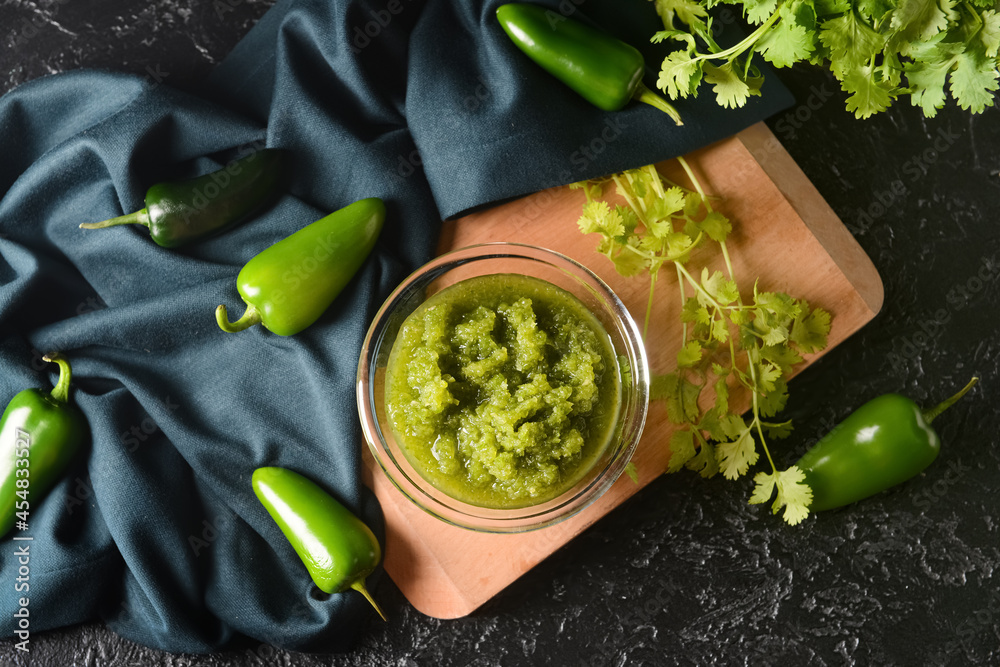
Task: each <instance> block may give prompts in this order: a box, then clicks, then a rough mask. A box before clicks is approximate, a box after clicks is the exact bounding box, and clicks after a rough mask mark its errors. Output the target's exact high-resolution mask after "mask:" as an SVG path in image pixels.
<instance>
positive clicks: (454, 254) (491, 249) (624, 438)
mask: <svg viewBox="0 0 1000 667" xmlns="http://www.w3.org/2000/svg"><path fill="white" fill-rule="evenodd" d="M503 258H514V259H525V260H530V261H536V262H541V263H544V264H547V265H548V266H549V267H551V268H554V269H557V270H559V271H562V272H563V273H565V274H567V275H568V276H569V277H570V278H572V279H574V280H575V281H577V282H578V283H580V284H581V285H582V286H583V287H585V288H587V289H588V290H590V291H591V292H593V293H594V295H595V296H596V297H597V299H598V301H599V302H600V304H601V306H602V308H604V309H605V310H607V311H608V312H607V313H606V315H610V316H611V318H613V320H614V323H615V325H616V328H617V333H618V334H619V336H618V337H619V338H620V340H621V343H622V345H623V346H624V348H625V349H624V350H622V349H619V345H618V344H617V343H616V344H614V349H615V353H616V354H617V355H618V356H619V358H620V357H621V356H623V355H624V356H625V357H626V358H627V359H628V362H629V365H630V373H631V379H632V382H631V385H628V386H625V385H626V383H623V388H622V389H623V400H622V407H621V413H620V414H621V415H622V416H621V417H620V418H619V419H620V422H621V423H622V426H621V427H620V428H621V429H622V432H621V434H620V435H619V436H617V437H619V438H620V440H621V442H619V443H618V446H617V448H616V450H615V451H613V452H612V455H611V456H610V458H609V460H608V461H607V463H603V459H602V460H601V461H598V462H597V464H595V467H594V468H593V469H591V471H589V472H588V474H587V475H586V476H585V477H584V478H583V479H581V480H580V482H578V483H577V484H576V485H574V486H573V487H571V488H569V489H567V490H566V491H565V492H563V493H562V494H561V495H559V496H556V497H555V498H552V499H550V500H548V501H546V502H543V503H540V504H537V505H528V506H525V507H521V508H516V509H490V508H484V507H480V506H478V505H472V504H470V503H465V502H463V501H460V500H457V499H455V498H453V497H451V496H448V495H447V494H445V493H444V492H442V491H440V490H439V489H437V488H436V487H434V486H433V485H431V484H430V483H429V482H428V481H426V480H425V479H424V478H423V477H422V476H421V475H419V472H418V471H417V473H418V474H417V475H415V477H416V479H417V480H418V481H414V479H412V478H411V475H408V474H407V472H406V471H405V470H403V469H402V468H401V467H400V463H399V461H397V460H396V457H395V456H394V455H393V454H392V451H391V450H390V446H389V443H388V442H387V441H386V434H385V433H384V432H383V430H382V427H381V424H380V422H379V418H378V410H377V407H376V405H375V402H376V398H377V397H376V396H375V385H376V383H375V373H376V370H377V369H378V368H379V366H378V364H377V360H378V355H379V352H380V351H381V349H382V345H383V343H384V342H385V338H386V335H387V333H388V330H389V329H390V325H391V324H392V321H393V315H395V314H396V310H397V309H398V308H399V307H400V305H403V306H407V305H409V304H410V303H411V300H410V299H409V298H408V297H412V296H413V295H414V294H416V293H417V292H418V291H420V290H418V289H417V286H418V285H420V286H422V285H424V284H430V283H431V282H433V281H434V280H436V279H437V278H438V277H440V276H441V275H444V274H445V273H447V272H448V271H451V270H453V269H455V268H458V267H461V266H464V265H466V264H469V263H472V262H476V261H482V260H489V259H503ZM560 264H561V265H560ZM540 279H541V280H545V282H549V283H550V284H553V283H551V281H548V280H546V279H545V278H540ZM578 298H579V297H578ZM423 300H424V299H423V298H421V299H419V300H417V301H416V304H415V305H413V308H416V307H418V306H419V304H420V303H422V302H423ZM587 308H588V309H590V310H592V311H593V307H592V306H589V305H588V306H587ZM409 312H412V309H411V310H410V311H409ZM409 312H407V313H406V315H404V316H403V317H402V318H397V319H396V320H395V321H396V322H397V323H398V322H401V321H402V320H404V319H405V317H406V316H408V315H409ZM595 316H596V317H598V319H599V320H600V321H601V322H602V325H603V326H604V327H605V328H606V329H607V328H608V327H607V323H606V322H605V319H606V318H602V317H599V315H598V313H595ZM609 335H611V332H610V331H609ZM611 337H612V339H613V343H614V342H615V336H613V335H611ZM649 381H650V380H649V363H648V358H647V355H646V349H645V345H644V344H643V340H642V335H641V332H640V330H639V326H638V324H637V323H636V322H635V320H634V318H633V317H632V315H631V313H630V312H629V311H628V309H627V308H626V307H625V305H624V303H623V302H622V301H621V299H620V298H619V297H618V295H617V294H616V293H615V292H614V290H613V289H611V287H610V286H609V285H608V284H607V283H606V282H605V281H604V280H603V279H602V278H601V277H600V276H598V275H597V274H596V273H594V271H592V270H591V269H589V268H588V267H587V266H585V265H584V264H582V263H580V262H578V261H577V260H575V259H573V258H571V257H568V256H567V255H565V254H563V253H561V252H558V251H556V250H552V249H550V248H545V247H542V246H538V245H533V244H528V243H520V242H510V241H494V242H488V243H477V244H473V245H468V246H464V247H461V248H457V249H455V250H451V251H449V252H446V253H444V254H441V255H439V256H437V257H435V258H433V259H431V260H430V261H428V262H426V263H425V264H423V265H421V266H420V267H419V268H417V269H416V270H415V271H413V272H411V273H410V274H409V275H408V276H407V277H406V278H404V279H403V280H402V281H401V282H400V283H399V284H398V285H397V286H396V287H395V288H394V289H393V290H392V292H391V293H390V294H389V296H388V297H387V298H386V299H385V300H384V301H383V303H382V305H381V306H380V307H379V309H378V310H377V312H376V314H375V316H374V317H373V318H372V320H371V323H370V325H369V327H368V331H367V332H366V334H365V338H364V342H363V344H362V348H361V354H360V358H359V362H358V371H357V383H356V396H357V404H358V415H359V417H360V420H361V430H362V432H363V435H364V438H365V441H366V443H367V445H368V449H369V451H370V453H371V455H372V458H373V459H374V461H375V463H376V464H377V465H378V467H379V468H380V469H381V470H382V471H383V473H384V474H385V476H386V477H387V478H388V480H389V481H390V482H391V483H392V485H393V486H394V487H396V489H397V490H398V491H399V492H400V493H401V494H402V495H403V497H404V498H406V500H407V501H408V502H410V503H412V504H413V505H414V506H416V507H417V508H419V509H420V510H422V511H423V512H425V513H427V514H430V515H431V516H433V517H435V518H436V519H439V520H441V521H443V522H445V523H448V524H451V525H454V526H458V527H460V528H465V529H468V530H472V531H476V532H487V533H513V532H525V531H529V530H536V529H539V528H543V527H546V526H551V525H553V524H555V523H558V522H561V521H564V520H566V519H568V518H570V517H571V516H574V515H576V514H578V513H579V512H581V511H582V510H584V509H585V508H586V507H588V506H590V505H591V504H593V503H594V502H595V501H596V500H597V499H598V498H600V497H601V496H602V495H604V493H605V492H606V491H607V490H608V489H609V488H610V487H611V486H612V485H613V484H614V483H615V482H616V481H617V480H618V478H619V477H620V476H621V474H622V473H623V472H624V471H625V467H626V465H627V463H628V461H629V460H631V457H632V455H633V454H634V452H635V450H636V447H637V446H638V442H639V439H640V437H641V435H642V432H643V429H644V427H645V422H646V417H647V412H648V404H649ZM626 401H628V403H629V405H628V406H626ZM396 447H397V448H398V447H400V445H399V444H398V443H397V444H396ZM605 457H606V456H605ZM386 458H388V461H386V460H385V459H386ZM403 458H405V456H404V457H403ZM411 467H412V466H411ZM400 476H401V477H402V479H400V478H399V477H400ZM584 482H586V483H584ZM427 487H429V489H428V488H427ZM435 496H443V497H444V498H445V499H446V502H445V501H442V499H441V498H440V497H435Z"/></svg>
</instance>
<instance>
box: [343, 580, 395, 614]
mask: <svg viewBox="0 0 1000 667" xmlns="http://www.w3.org/2000/svg"><path fill="white" fill-rule="evenodd" d="M351 588H353V589H354V590H356V591H357V592H359V593H361V594H362V595H364V596H365V599H366V600H368V602H370V603H371V605H372V606H373V607H375V611H377V612H378V615H379V616H381V617H382V620H383V621H388V620H389V619H387V618H386V617H385V614H384V613H383V612H382V608H381V607H379V606H378V603H376V602H375V599H374V598H373V597H372V596H371V593H369V592H368V589H367V588H365V582H364V581H355V582H354V583H353V584H351Z"/></svg>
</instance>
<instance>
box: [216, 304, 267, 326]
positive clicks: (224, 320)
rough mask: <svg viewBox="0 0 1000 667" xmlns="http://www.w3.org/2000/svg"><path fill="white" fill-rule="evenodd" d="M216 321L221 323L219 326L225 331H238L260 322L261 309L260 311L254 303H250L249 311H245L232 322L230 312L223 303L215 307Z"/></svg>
mask: <svg viewBox="0 0 1000 667" xmlns="http://www.w3.org/2000/svg"><path fill="white" fill-rule="evenodd" d="M215 321H216V322H218V323H219V328H220V329H222V330H223V331H227V332H229V333H236V332H237V331H243V330H244V329H249V328H250V327H252V326H254V325H255V324H260V311H258V310H257V309H256V308H255V307H254V306H253V305H248V306H247V311H246V312H245V313H243V317H241V318H240V319H238V320H236V321H235V322H230V321H229V313H228V311H227V310H226V307H225V306H224V305H221V306H219V307H218V308H216V309H215Z"/></svg>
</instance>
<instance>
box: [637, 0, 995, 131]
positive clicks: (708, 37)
mask: <svg viewBox="0 0 1000 667" xmlns="http://www.w3.org/2000/svg"><path fill="white" fill-rule="evenodd" d="M655 3H656V9H657V12H658V13H659V15H660V18H661V19H662V21H663V25H664V29H663V30H661V31H659V32H657V33H656V34H655V35H654V36H653V37H652V41H653V42H655V43H659V42H663V41H668V40H669V41H672V42H679V43H680V47H681V48H679V49H678V50H676V51H674V52H672V53H670V54H669V55H668V56H667V57H666V58H665V59H664V60H663V63H662V65H661V69H660V77H659V80H658V82H657V86H658V87H659V88H660V89H661V90H663V91H664V92H665V93H666V94H667V95H668V96H669V97H670V98H671V99H678V98H683V97H688V96H697V94H698V88H699V86H700V85H701V84H702V83H707V84H711V85H712V88H713V92H714V93H715V95H716V100H717V102H718V103H719V104H720V105H721V106H723V107H727V108H733V107H740V106H743V105H744V104H746V102H747V100H748V99H749V98H750V97H751V96H754V95H760V88H761V85H762V83H763V77H762V76H761V74H760V71H759V69H757V67H755V66H754V64H753V60H754V57H755V56H760V57H761V58H763V59H764V60H766V61H767V62H769V63H771V64H772V65H774V66H775V67H790V66H792V65H794V64H795V63H798V62H809V63H812V64H814V65H824V64H825V65H826V66H827V67H829V69H830V71H831V72H833V74H834V76H835V77H836V78H837V80H838V81H839V82H840V85H841V88H842V89H843V90H844V91H845V92H847V93H849V96H848V97H847V101H846V105H847V110H848V111H852V112H854V114H855V116H856V117H858V118H868V117H869V116H871V115H872V114H875V113H878V112H880V111H884V110H885V109H887V108H888V107H889V106H890V105H891V104H892V103H893V101H895V100H896V99H898V98H902V97H906V96H909V98H910V103H911V104H912V105H913V106H918V107H920V108H921V109H922V110H923V112H924V115H925V116H927V117H929V118H930V117H934V116H935V115H936V114H937V111H938V109H941V108H943V107H944V105H945V103H946V102H947V100H948V97H949V95H950V96H951V97H952V98H954V99H955V101H956V102H957V103H958V105H959V106H960V107H961V108H962V109H966V110H968V111H971V112H972V113H981V112H982V111H983V110H984V109H986V107H987V106H989V105H991V104H992V103H993V97H994V92H995V91H996V90H997V89H1000V71H998V66H1000V55H998V51H1000V2H998V1H997V0H704V1H701V2H700V1H698V0H655ZM720 4H730V5H736V6H737V7H739V8H741V9H742V11H743V15H744V17H745V18H746V20H747V21H748V22H749V23H750V24H751V25H752V26H755V29H754V30H753V32H752V33H751V34H750V35H748V36H747V37H746V38H745V39H743V40H742V41H741V42H740V43H738V44H736V45H734V46H731V47H728V48H723V47H722V46H720V45H719V44H718V43H716V41H715V39H714V37H713V34H712V28H713V19H712V17H711V16H710V15H709V12H708V10H709V9H711V8H713V7H715V6H717V5H720Z"/></svg>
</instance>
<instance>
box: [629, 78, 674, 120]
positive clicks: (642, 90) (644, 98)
mask: <svg viewBox="0 0 1000 667" xmlns="http://www.w3.org/2000/svg"><path fill="white" fill-rule="evenodd" d="M632 98H633V99H636V100H638V101H640V102H645V103H646V104H648V105H650V106H653V107H656V108H657V109H659V110H660V111H662V112H664V113H665V114H667V115H668V116H670V117H671V118H672V119H673V121H674V122H675V123H676V124H677V125H683V124H684V122H683V121H682V120H681V115H680V114H679V113H678V112H677V109H675V108H674V107H673V105H672V104H670V103H669V102H667V101H666V100H665V99H663V98H662V97H660V96H659V95H657V94H656V93H654V92H653V91H652V90H650V89H649V88H647V87H646V84H644V83H643V82H642V81H640V82H639V85H638V86H636V89H635V92H634V93H632Z"/></svg>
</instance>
